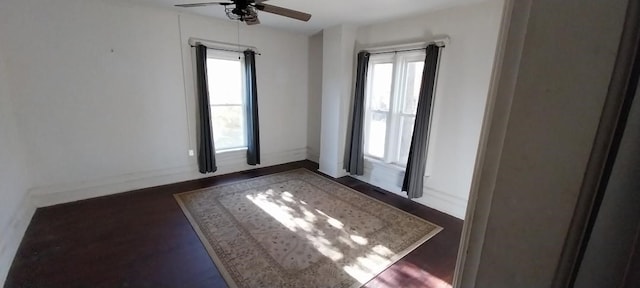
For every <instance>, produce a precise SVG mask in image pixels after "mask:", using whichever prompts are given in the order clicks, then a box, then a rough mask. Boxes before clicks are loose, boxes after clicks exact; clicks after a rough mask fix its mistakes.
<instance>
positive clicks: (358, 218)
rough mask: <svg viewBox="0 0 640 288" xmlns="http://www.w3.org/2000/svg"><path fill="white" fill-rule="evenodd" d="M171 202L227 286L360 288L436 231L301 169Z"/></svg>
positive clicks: (226, 186) (411, 217) (229, 185)
mask: <svg viewBox="0 0 640 288" xmlns="http://www.w3.org/2000/svg"><path fill="white" fill-rule="evenodd" d="M175 197H176V199H177V201H178V203H179V204H180V206H181V207H182V209H183V211H184V213H185V215H186V216H187V218H188V219H189V221H190V223H191V224H192V226H193V227H194V230H195V231H196V232H197V233H198V236H199V237H200V239H201V240H202V242H203V244H204V245H205V247H206V248H207V251H208V252H209V254H210V255H211V257H212V259H213V260H214V262H215V263H216V266H217V267H218V269H219V270H220V272H221V274H222V275H223V277H224V278H225V280H226V281H227V283H228V284H229V286H231V287H317V286H322V287H359V286H361V285H362V284H364V283H366V282H368V281H369V280H371V279H372V278H374V277H375V276H376V275H377V274H379V273H380V272H382V271H384V270H385V269H386V268H387V267H389V266H390V265H392V264H393V263H394V262H396V261H397V260H399V259H400V258H401V257H403V256H404V255H406V254H407V253H409V252H410V251H412V250H413V249H415V248H416V247H417V246H419V245H420V244H422V243H424V242H425V241H427V240H428V239H429V238H431V237H432V236H433V235H435V234H436V233H438V232H439V231H440V230H442V228H441V227H438V226H437V225H434V224H432V223H430V222H428V221H425V220H423V219H421V218H418V217H416V216H413V215H411V214H409V213H406V212H404V211H402V210H399V209H397V208H395V207H392V206H390V205H387V204H385V203H383V202H380V201H377V200H375V199H372V198H370V197H368V196H366V195H364V194H362V193H359V192H357V191H354V190H352V189H350V188H348V187H346V186H343V185H341V184H339V183H336V182H334V181H331V180H328V179H326V178H324V177H322V176H319V175H316V174H315V173H312V172H310V171H308V170H305V169H299V170H293V171H289V172H284V173H279V174H273V175H268V176H263V177H258V178H253V179H249V180H244V181H240V182H236V183H233V184H228V185H223V186H216V187H210V188H206V189H201V190H196V191H191V192H187V193H181V194H177V195H176V196H175Z"/></svg>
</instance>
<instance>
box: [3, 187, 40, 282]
mask: <svg viewBox="0 0 640 288" xmlns="http://www.w3.org/2000/svg"><path fill="white" fill-rule="evenodd" d="M35 212H36V207H35V206H34V205H33V204H32V203H31V201H30V198H29V196H28V195H27V193H25V195H24V197H23V198H22V200H21V201H20V203H19V204H18V206H17V207H16V208H15V211H14V212H13V213H12V214H10V215H11V218H10V219H9V220H8V221H7V222H6V224H5V227H2V230H0V231H2V233H3V234H4V235H3V237H0V241H1V242H0V286H3V285H4V281H6V277H7V274H8V273H9V268H10V267H11V263H12V262H13V258H14V257H15V255H16V252H18V247H19V246H20V242H22V237H23V236H24V233H25V232H26V231H27V227H29V223H30V222H31V218H32V217H33V215H34V213H35Z"/></svg>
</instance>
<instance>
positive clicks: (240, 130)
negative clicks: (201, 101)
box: [211, 106, 246, 151]
mask: <svg viewBox="0 0 640 288" xmlns="http://www.w3.org/2000/svg"><path fill="white" fill-rule="evenodd" d="M242 110H243V109H242V106H212V107H211V127H212V129H213V141H214V143H215V145H216V151H219V150H224V149H230V148H239V147H245V146H246V144H245V140H244V138H245V135H244V125H245V123H244V117H243V115H244V114H243V113H242Z"/></svg>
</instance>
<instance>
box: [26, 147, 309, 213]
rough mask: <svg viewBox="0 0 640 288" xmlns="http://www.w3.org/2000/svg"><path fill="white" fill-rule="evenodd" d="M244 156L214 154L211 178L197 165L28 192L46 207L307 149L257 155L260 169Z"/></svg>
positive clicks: (295, 155)
mask: <svg viewBox="0 0 640 288" xmlns="http://www.w3.org/2000/svg"><path fill="white" fill-rule="evenodd" d="M245 153H246V152H245V151H244V150H242V151H234V152H229V153H224V154H218V155H217V156H216V162H217V166H218V171H216V173H213V174H206V175H203V174H200V173H199V172H198V167H197V165H196V164H194V165H190V166H182V167H173V168H167V169H159V170H153V171H144V172H138V173H129V174H122V175H118V176H115V177H107V178H103V179H98V180H95V181H88V182H81V183H67V184H62V185H51V186H45V187H37V188H34V189H31V190H30V194H31V198H32V202H33V204H34V205H35V206H36V207H46V206H52V205H57V204H62V203H68V202H74V201H79V200H84V199H89V198H95V197H100V196H106V195H112V194H117V193H122V192H127V191H132V190H137V189H143V188H149V187H155V186H161V185H167V184H172V183H177V182H182V181H189V180H194V179H199V178H206V177H211V176H216V175H223V174H228V173H233V172H238V171H244V170H250V169H255V168H259V167H268V166H273V165H279V164H284V163H289V162H295V161H301V160H305V159H307V148H299V149H293V150H288V151H281V152H274V153H265V154H263V155H261V156H262V157H261V162H262V164H261V165H257V166H250V165H247V164H246V158H245Z"/></svg>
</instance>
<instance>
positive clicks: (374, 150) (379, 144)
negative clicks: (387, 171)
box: [365, 112, 387, 158]
mask: <svg viewBox="0 0 640 288" xmlns="http://www.w3.org/2000/svg"><path fill="white" fill-rule="evenodd" d="M368 117H369V119H368V120H369V128H368V129H369V131H367V132H368V133H367V139H365V147H366V154H368V155H371V156H374V157H378V158H384V149H385V138H386V135H387V115H386V114H385V113H379V112H372V113H369V116H368Z"/></svg>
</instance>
